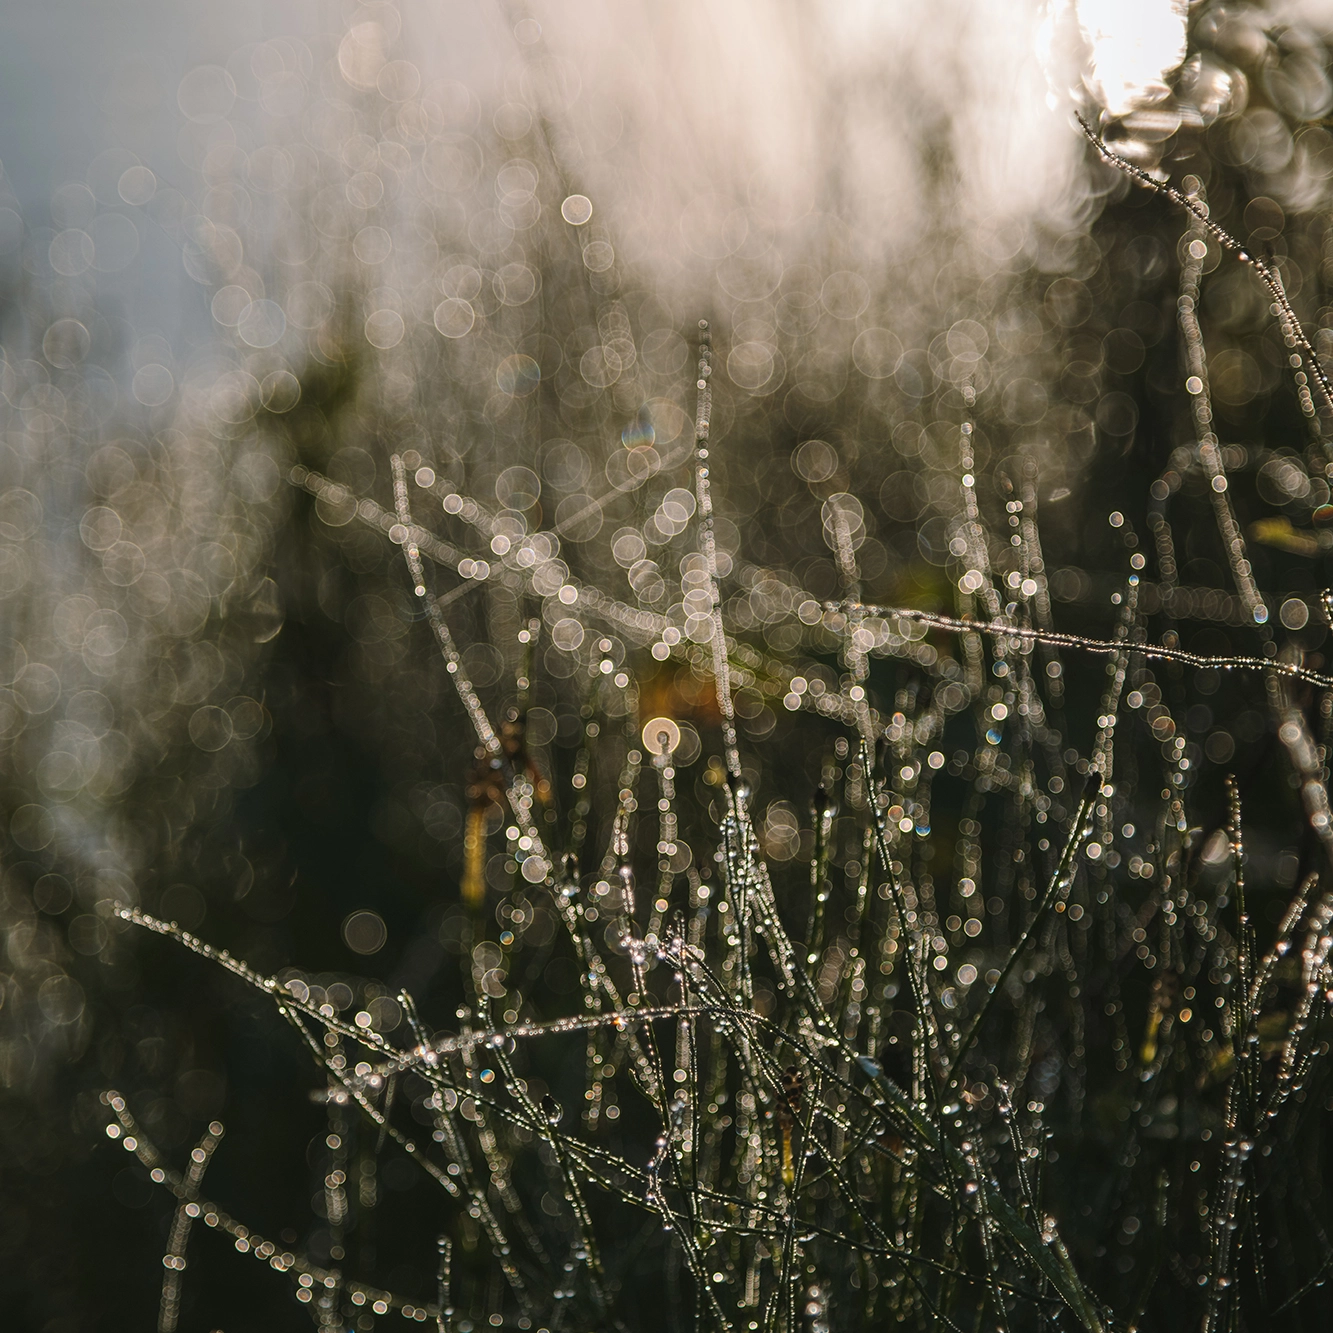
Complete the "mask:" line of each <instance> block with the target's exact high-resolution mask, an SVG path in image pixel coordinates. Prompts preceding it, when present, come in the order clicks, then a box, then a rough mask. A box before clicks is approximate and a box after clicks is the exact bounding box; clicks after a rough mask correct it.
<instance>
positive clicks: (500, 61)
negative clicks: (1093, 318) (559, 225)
mask: <svg viewBox="0 0 1333 1333" xmlns="http://www.w3.org/2000/svg"><path fill="white" fill-rule="evenodd" d="M1084 9H1086V10H1087V13H1086V14H1084ZM68 10H69V6H68V5H65V4H57V5H56V6H54V8H53V9H52V11H51V17H50V19H49V24H50V25H52V31H49V32H48V31H47V30H46V26H47V21H46V20H43V19H42V17H41V15H40V14H39V13H36V12H32V13H29V14H28V16H27V17H26V18H25V20H24V22H23V24H22V26H21V27H20V28H19V29H18V30H17V31H16V33H15V36H14V41H13V42H12V43H11V45H10V48H9V51H8V53H7V55H6V57H5V58H4V60H3V67H4V70H5V72H6V73H7V80H6V82H7V93H6V94H5V95H4V97H3V98H0V109H3V106H8V107H9V108H10V110H11V111H12V112H13V114H9V115H6V116H5V117H4V118H3V123H7V124H8V126H9V129H8V130H7V131H0V161H3V162H4V165H5V168H6V170H7V173H8V175H9V178H10V182H11V185H12V187H13V188H14V189H16V190H17V192H18V194H19V196H20V198H21V199H22V200H23V204H24V206H25V208H26V206H27V205H29V204H35V205H37V206H39V207H41V206H44V205H45V202H46V199H47V198H48V197H49V194H50V191H51V190H52V189H54V188H56V187H58V186H59V185H60V184H61V183H62V181H63V180H68V179H78V178H79V177H80V176H81V175H82V173H83V171H85V170H86V169H87V164H88V163H89V162H91V161H92V160H93V158H94V157H95V156H96V155H97V154H98V153H99V152H103V151H105V150H107V149H117V150H119V149H124V150H128V151H129V152H131V153H133V154H135V155H136V156H137V158H138V159H139V160H140V161H142V162H143V163H144V165H145V166H147V167H148V168H150V169H151V170H152V171H154V172H155V173H156V174H157V176H158V177H159V178H160V179H161V180H162V181H163V182H164V183H167V184H170V183H173V182H176V183H178V184H179V185H181V186H183V187H186V188H188V182H189V174H188V173H182V170H181V163H180V162H179V161H178V160H177V146H178V133H179V132H180V130H181V123H182V117H181V115H180V112H179V102H178V89H179V87H180V85H181V83H182V80H184V79H185V78H186V77H187V76H188V75H190V74H191V71H193V70H197V69H198V68H199V67H201V66H213V67H226V66H228V62H229V61H232V62H233V63H234V58H235V56H236V55H237V53H238V52H240V51H241V50H242V49H243V48H245V47H247V46H249V45H252V44H254V43H257V42H263V41H266V40H270V39H273V38H275V37H284V36H290V37H294V38H297V39H300V40H302V41H303V42H305V43H307V44H308V45H309V46H310V48H311V49H312V50H315V51H317V52H326V53H327V52H330V51H332V50H335V49H337V48H338V43H339V42H340V40H342V39H343V38H344V37H345V36H346V34H347V33H348V32H349V31H350V28H351V27H352V26H355V25H356V24H361V25H363V26H364V25H365V24H367V23H371V24H373V23H376V22H378V20H379V19H384V20H387V21H386V22H384V23H383V24H382V25H381V26H382V27H383V29H384V31H385V32H386V33H387V34H388V35H389V45H390V47H392V50H390V49H389V48H387V47H386V49H385V51H383V52H378V53H377V52H376V51H374V50H370V49H369V48H368V49H367V50H366V51H365V52H363V53H362V55H361V57H360V58H363V59H369V60H371V61H372V62H374V61H382V60H384V59H385V58H386V57H391V58H396V59H407V60H409V61H411V62H412V63H413V64H415V65H416V66H417V67H418V68H419V69H420V72H421V76H422V79H423V81H424V84H426V85H429V84H432V83H434V82H436V81H438V80H441V79H451V80H456V81H458V82H460V83H463V84H465V85H466V86H467V87H468V88H469V89H470V90H471V91H472V93H473V94H474V95H475V96H476V97H477V98H478V99H479V101H480V102H481V104H482V105H484V106H485V107H486V108H487V111H486V115H487V117H488V118H489V116H490V115H491V112H492V111H493V110H494V108H495V107H496V106H497V105H503V104H505V103H506V102H512V103H522V102H526V101H528V100H530V97H531V95H532V94H533V91H534V84H533V76H532V73H531V70H532V58H533V55H534V52H536V51H538V50H539V51H540V52H541V53H542V54H543V56H544V58H547V62H548V65H549V64H550V62H552V61H553V62H554V65H555V67H556V68H558V69H559V70H560V71H561V77H560V78H559V79H558V80H556V84H555V85H548V86H547V87H546V88H545V89H544V91H542V92H541V94H540V96H541V99H542V100H543V101H544V103H545V106H546V109H547V110H548V112H549V113H550V114H551V115H552V116H553V117H554V118H556V120H557V122H558V123H560V124H561V125H562V127H563V130H564V134H565V146H566V147H567V148H568V147H570V146H574V147H575V148H576V151H575V152H574V153H573V157H572V164H573V166H574V167H575V168H576V169H577V171H578V174H579V181H578V183H577V184H578V188H579V189H581V190H583V192H584V193H586V194H588V195H589V196H590V197H593V198H594V202H595V204H596V206H597V209H598V212H599V214H600V216H601V218H602V219H603V220H604V221H606V222H607V223H608V224H610V225H611V226H612V227H613V228H614V229H615V230H616V231H617V233H618V237H619V240H618V244H619V245H620V246H621V248H622V250H623V251H624V252H625V255H626V257H627V258H632V259H633V260H634V261H635V262H636V263H637V264H639V265H642V266H643V269H644V271H645V272H655V276H656V277H657V278H658V279H659V280H661V281H664V282H668V283H671V284H673V285H674V287H675V289H676V291H677V294H678V295H681V296H693V295H696V294H697V295H702V294H704V293H705V292H706V289H707V287H708V285H709V284H710V283H711V273H712V269H713V267H714V266H715V265H716V263H717V262H718V260H719V259H720V258H722V257H723V256H724V255H725V254H728V253H732V252H740V253H744V254H753V253H754V252H755V250H756V249H764V248H766V247H769V246H776V247H777V248H778V250H779V251H780V252H781V253H782V254H783V256H784V258H785V259H786V260H787V262H796V260H797V257H798V254H799V253H800V252H802V251H811V250H813V251H818V252H821V253H822V252H823V251H824V250H826V249H830V248H831V250H832V253H833V254H834V255H835V256H840V259H839V261H838V262H839V263H841V264H845V265H846V266H847V267H851V268H860V267H862V266H866V265H868V266H870V267H871V268H872V269H873V268H874V266H875V265H876V264H877V263H893V262H896V261H901V260H904V259H906V258H907V257H908V256H909V255H910V252H911V251H912V249H913V248H914V247H916V246H918V245H920V244H921V243H922V242H923V241H928V240H929V239H930V238H931V233H932V231H933V230H935V229H936V228H937V227H938V226H939V225H940V223H941V221H944V222H946V225H947V227H948V229H949V230H950V231H953V230H954V229H957V230H958V231H960V232H963V233H966V234H968V236H969V237H970V239H971V241H973V242H975V243H976V245H977V246H978V247H980V249H981V250H982V251H984V252H985V253H987V254H989V255H991V256H992V262H998V263H1001V264H1003V263H1006V262H1008V260H1009V259H1011V258H1013V257H1014V256H1016V255H1017V254H1018V252H1019V251H1020V250H1022V249H1024V248H1027V249H1029V252H1030V247H1031V236H1030V234H1029V226H1030V224H1032V223H1035V222H1040V223H1041V225H1042V226H1043V227H1044V228H1045V229H1047V230H1048V231H1050V232H1052V233H1054V234H1059V233H1062V232H1064V231H1068V230H1069V229H1070V228H1071V227H1076V226H1078V225H1080V224H1081V223H1082V222H1084V221H1086V219H1087V216H1088V207H1087V205H1088V199H1087V197H1086V194H1087V183H1086V181H1085V180H1084V179H1083V177H1082V173H1081V168H1080V166H1079V163H1080V162H1081V160H1082V147H1081V145H1080V144H1079V142H1078V140H1077V136H1075V135H1073V134H1071V132H1070V125H1069V121H1068V114H1067V112H1068V107H1067V105H1061V106H1057V107H1055V108H1052V107H1049V106H1048V105H1047V99H1046V94H1047V86H1048V84H1047V81H1048V76H1049V70H1048V69H1046V68H1044V67H1043V63H1042V60H1041V59H1039V50H1040V48H1041V47H1042V35H1041V34H1042V25H1043V22H1048V21H1049V15H1048V14H1047V13H1046V11H1045V8H1044V6H1043V5H1041V4H1040V3H1037V2H1036V0H1009V2H1008V3H997V4H983V5H978V4H975V3H971V2H970V0H940V2H935V0H904V2H903V3H896V4H891V5H885V4H878V3H871V2H870V0H855V2H854V3H828V4H823V5H817V6H805V7H802V6H788V5H783V4H778V3H774V2H773V0H732V2H731V3H728V4H726V5H720V6H712V7H707V8H705V7H703V6H699V5H695V4H674V3H673V4H662V3H650V2H648V0H639V2H636V3H631V2H627V0H620V2H619V3H590V4H584V5H579V6H570V5H566V4H554V3H538V4H536V5H534V6H533V7H532V9H531V11H530V13H531V16H532V18H534V19H535V20H536V21H537V23H539V24H540V38H539V43H538V45H532V44H528V45H525V43H524V42H523V41H522V40H519V39H518V38H517V37H516V35H515V27H514V21H515V20H514V15H513V14H511V13H510V12H509V11H508V10H506V9H504V8H503V7H501V6H499V5H486V4H473V3H466V4H465V3H459V2H458V0H444V3H430V4H427V3H424V2H423V0H403V3H401V4H399V5H373V4H372V5H367V6H362V7H361V8H360V9H357V10H355V11H353V10H352V9H351V8H349V9H348V10H347V11H346V12H345V13H344V12H341V11H340V12H338V13H335V12H334V11H331V10H328V9H325V8H322V7H314V6H310V5H307V4H303V3H296V0H289V2H288V3H286V4H273V5H268V6H265V7H264V8H263V10H262V13H261V12H260V11H259V10H258V9H257V8H254V7H247V6H240V7H237V8H236V9H234V10H228V11H226V12H217V11H215V10H214V9H213V7H210V6H200V5H196V4H190V3H185V4H182V5H181V6H179V8H177V9H173V10H172V15H173V17H172V20H171V22H170V24H165V23H158V22H157V18H160V17H162V15H161V14H160V13H157V7H156V6H154V5H153V4H146V5H145V6H143V7H142V8H139V9H132V10H130V11H117V12H116V14H115V15H114V21H113V16H111V15H107V16H105V17H104V18H99V17H97V16H94V17H93V20H92V28H91V29H90V30H86V31H84V36H82V37H81V38H80V40H79V41H78V42H77V43H75V44H73V45H71V46H68V47H66V46H65V45H64V44H63V42H61V41H60V39H58V37H57V34H56V31H55V29H57V28H63V26H64V24H65V22H66V20H68V19H69V17H70V15H69V12H68ZM155 14H156V18H155ZM1080 15H1081V16H1082V18H1083V21H1084V24H1085V26H1087V27H1088V29H1089V32H1090V33H1093V34H1094V45H1095V51H1096V56H1095V60H1096V66H1097V68H1098V69H1099V70H1100V71H1101V73H1100V75H1099V77H1100V79H1101V81H1102V83H1103V84H1104V85H1105V86H1106V87H1108V88H1109V89H1112V91H1113V92H1114V94H1115V96H1117V97H1123V96H1126V95H1127V94H1126V93H1124V92H1122V90H1121V85H1122V84H1123V85H1124V87H1125V88H1128V87H1129V86H1130V83H1131V82H1132V80H1133V79H1135V78H1137V77H1139V75H1138V73H1137V71H1140V70H1147V69H1149V67H1151V71H1150V72H1151V74H1152V76H1153V77H1158V76H1160V71H1161V70H1162V69H1163V68H1165V67H1167V65H1168V63H1169V60H1168V56H1169V53H1170V50H1174V49H1175V47H1174V46H1172V44H1171V43H1172V42H1173V41H1174V42H1176V43H1177V44H1178V40H1179V31H1178V28H1179V19H1178V16H1177V15H1176V12H1175V10H1174V9H1173V8H1172V6H1171V5H1169V4H1167V3H1160V2H1159V3H1138V4H1131V5H1126V6H1117V5H1115V4H1110V3H1106V4H1101V5H1097V6H1096V7H1095V12H1094V8H1093V6H1092V5H1091V4H1089V5H1086V6H1084V7H1082V8H1081V9H1080ZM377 16H378V19H377ZM1172 23H1175V24H1176V27H1175V29H1172V28H1171V24H1172ZM520 26H521V25H520ZM367 30H368V29H367ZM1173 32H1174V37H1173V36H1172V35H1171V34H1172V33H1173ZM55 45H58V46H60V49H61V51H62V57H61V61H60V62H59V64H58V66H53V67H51V68H49V69H47V68H45V64H49V61H48V59H47V57H49V55H50V52H51V50H52V49H53V46H55ZM1168 48H1169V49H1168ZM358 49H359V48H358ZM25 52H26V53H27V54H25ZM1159 52H1161V53H1163V54H1161V55H1159V54H1158V53H1159ZM320 58H321V59H324V58H326V56H320ZM38 74H40V75H41V78H40V79H38V77H37V76H38ZM1073 77H1075V78H1076V77H1077V75H1076V74H1075V75H1074V76H1073ZM1144 77H1147V75H1145V76H1144ZM250 105H251V103H249V102H247V101H246V94H245V90H244V89H241V90H240V95H239V97H238V100H237V102H236V105H235V107H234V108H233V109H232V111H231V112H230V114H231V115H232V117H233V118H235V117H236V116H240V117H242V118H244V117H245V116H246V115H247V114H248V113H247V110H246V108H247V107H248V106H250ZM20 113H21V114H20ZM248 132H249V133H251V134H252V133H253V132H254V131H253V130H251V131H248ZM252 146H257V145H252ZM56 177H60V178H61V179H56ZM742 231H743V232H744V237H743V238H742V239H738V238H741V233H742ZM145 244H146V246H147V250H146V253H145V256H144V266H143V271H142V280H141V284H140V287H139V289H138V292H137V298H138V299H136V301H135V305H136V306H137V305H139V301H140V300H144V299H146V300H148V301H150V302H155V303H157V304H158V305H159V306H163V307H171V306H173V305H177V304H178V303H179V301H180V299H181V297H180V294H181V291H182V289H181V287H180V283H179V277H178V275H176V274H174V273H173V275H172V279H171V280H169V281H165V282H164V281H162V280H161V279H160V278H155V277H154V272H153V268H154V265H155V264H156V265H159V266H161V265H167V263H168V257H167V256H166V255H165V254H163V253H162V252H161V249H160V247H157V246H156V245H155V244H154V243H153V241H152V239H151V238H149V240H147V241H146V242H145ZM821 262H822V261H821ZM168 266H169V265H168ZM184 290H186V291H188V288H186V289H184ZM178 315H179V311H172V312H171V313H170V314H169V313H168V309H167V308H162V309H159V310H157V311H156V312H155V314H154V318H155V319H156V320H158V321H159V322H164V323H169V322H170V321H171V319H172V318H173V317H176V316H178Z"/></svg>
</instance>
